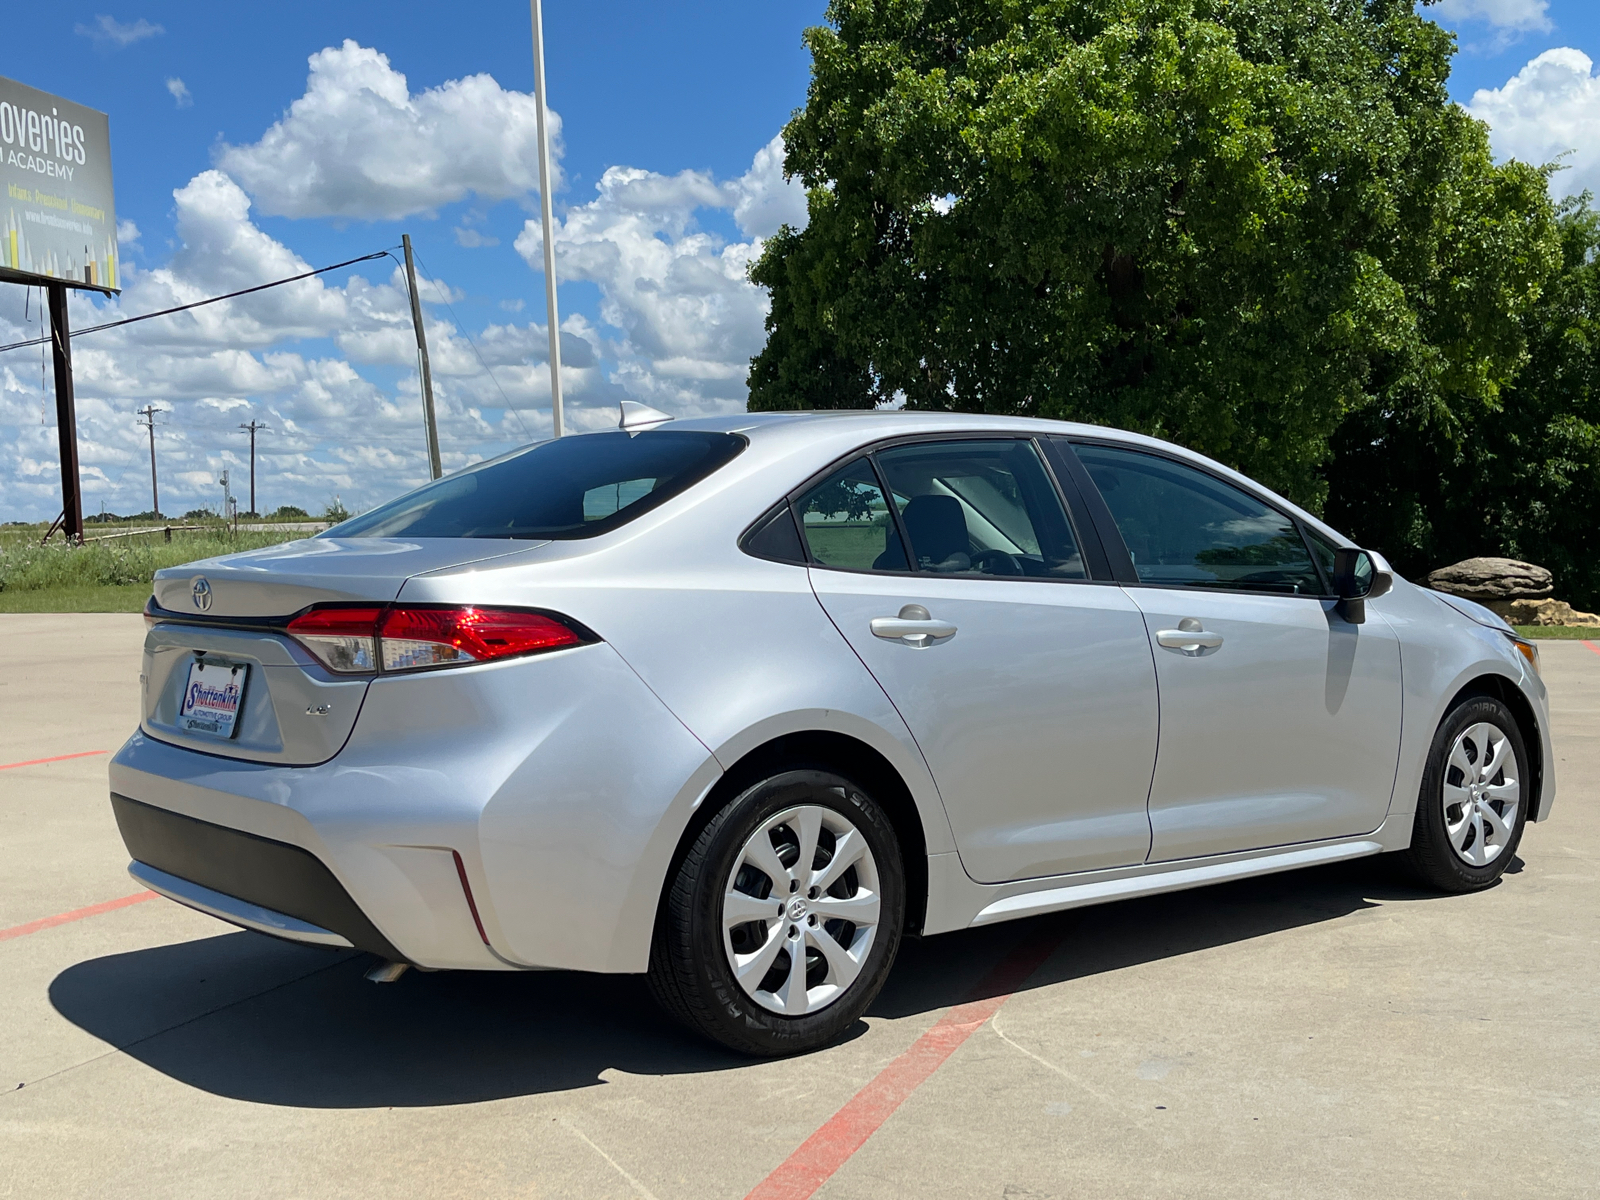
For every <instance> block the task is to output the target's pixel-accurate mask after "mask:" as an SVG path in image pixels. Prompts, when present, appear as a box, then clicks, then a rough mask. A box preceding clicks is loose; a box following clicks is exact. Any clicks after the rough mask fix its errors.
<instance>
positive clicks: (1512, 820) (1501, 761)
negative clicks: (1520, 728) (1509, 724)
mask: <svg viewBox="0 0 1600 1200" xmlns="http://www.w3.org/2000/svg"><path fill="white" fill-rule="evenodd" d="M1442 791H1443V795H1442V797H1441V799H1442V802H1443V804H1444V830H1445V836H1446V837H1447V838H1448V839H1449V841H1450V846H1451V848H1452V849H1454V850H1455V852H1456V855H1457V857H1459V858H1460V859H1461V861H1462V862H1464V863H1466V864H1468V865H1469V866H1473V867H1483V866H1487V865H1488V864H1489V863H1492V862H1493V861H1494V860H1495V859H1497V858H1499V857H1500V854H1501V852H1502V851H1504V850H1505V848H1506V847H1507V846H1508V845H1510V843H1511V838H1512V834H1513V832H1514V831H1515V829H1516V827H1517V809H1518V808H1519V807H1520V806H1521V804H1522V781H1521V779H1520V778H1519V777H1518V771H1517V756H1516V754H1515V752H1514V751H1513V750H1512V748H1511V741H1510V739H1509V738H1507V737H1506V735H1505V731H1504V730H1502V729H1501V728H1500V727H1499V726H1497V725H1494V724H1492V723H1490V722H1487V721H1480V722H1478V723H1477V724H1475V725H1469V726H1467V728H1466V729H1464V730H1462V731H1461V734H1460V735H1459V736H1458V737H1457V738H1456V740H1455V744H1454V745H1452V746H1451V747H1450V757H1449V758H1448V759H1447V760H1446V761H1445V772H1444V787H1443V789H1442Z"/></svg>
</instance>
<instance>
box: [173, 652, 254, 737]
mask: <svg viewBox="0 0 1600 1200" xmlns="http://www.w3.org/2000/svg"><path fill="white" fill-rule="evenodd" d="M249 677H250V664H249V663H225V662H218V661H217V660H216V659H209V660H207V659H204V658H197V659H195V660H194V661H193V662H192V663H190V664H189V678H188V680H187V681H186V682H185V683H184V685H183V703H181V704H180V705H178V727H179V728H180V729H182V730H183V731H184V732H185V733H198V734H200V735H202V736H204V737H214V738H231V737H232V736H233V735H234V734H235V733H236V732H237V731H238V728H239V708H240V706H241V705H242V704H243V703H244V684H245V680H246V679H248V678H249Z"/></svg>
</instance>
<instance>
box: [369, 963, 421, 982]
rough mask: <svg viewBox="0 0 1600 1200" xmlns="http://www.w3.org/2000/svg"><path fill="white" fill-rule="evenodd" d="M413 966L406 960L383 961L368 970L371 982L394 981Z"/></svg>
mask: <svg viewBox="0 0 1600 1200" xmlns="http://www.w3.org/2000/svg"><path fill="white" fill-rule="evenodd" d="M410 967H411V964H410V963H405V962H381V963H379V964H378V965H377V966H375V967H373V968H372V969H371V970H370V971H368V972H367V981H368V982H369V983H393V982H394V981H395V980H397V979H399V978H400V976H402V975H404V974H405V973H406V971H408V970H409V969H410Z"/></svg>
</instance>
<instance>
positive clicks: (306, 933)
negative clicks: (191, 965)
mask: <svg viewBox="0 0 1600 1200" xmlns="http://www.w3.org/2000/svg"><path fill="white" fill-rule="evenodd" d="M111 811H112V812H113V813H115V814H116V818H117V828H118V829H120V830H121V832H122V840H123V842H124V843H126V844H127V847H128V853H130V854H132V855H133V862H132V863H130V864H129V866H128V873H129V874H130V875H132V876H133V878H134V879H136V880H138V881H139V882H140V883H142V884H144V885H145V887H147V888H149V889H150V890H151V891H153V892H159V893H160V894H161V895H163V896H166V897H167V898H168V899H169V900H176V901H177V902H178V903H179V904H186V905H188V906H189V907H190V908H195V909H199V910H200V911H201V912H205V913H210V914H211V915H212V916H214V917H220V918H221V919H222V920H224V921H230V922H232V923H233V924H235V925H238V926H241V927H243V928H245V929H254V930H256V931H257V932H258V933H268V934H271V935H273V936H274V937H281V938H286V939H288V940H289V941H293V942H305V943H309V944H311V945H319V946H334V947H354V948H355V949H358V950H368V951H371V952H372V953H373V954H378V955H382V956H383V957H384V958H389V959H399V958H401V957H402V955H401V954H400V952H399V951H398V950H396V949H395V948H394V946H393V945H392V944H391V943H390V941H389V939H388V938H386V937H384V936H383V934H381V933H379V932H378V930H377V928H376V927H375V926H374V925H373V924H372V922H371V921H370V920H369V919H368V918H367V915H366V913H364V912H362V911H361V909H360V907H359V906H358V905H357V904H356V902H355V901H354V900H353V899H351V897H350V893H349V892H347V891H345V889H344V886H343V885H342V884H340V882H339V881H338V880H337V879H336V878H334V875H333V872H332V871H330V870H328V868H327V866H326V865H325V864H324V863H323V862H322V861H321V860H320V859H318V858H317V857H316V855H314V854H312V853H311V852H310V851H309V850H303V849H301V848H300V847H299V846H291V845H289V844H287V843H285V842H277V841H273V840H271V839H270V838H264V837H257V836H256V835H254V834H250V833H242V832H240V831H239V830H237V829H229V828H227V827H226V826H222V825H213V824H212V823H211V822H209V821H201V820H197V819H196V818H194V817H186V816H183V815H182V814H181V813H175V812H171V811H169V810H167V809H164V808H157V807H155V806H154V805H150V804H141V803H139V801H137V800H130V799H128V797H126V796H119V795H117V794H116V793H115V792H113V793H112V794H111Z"/></svg>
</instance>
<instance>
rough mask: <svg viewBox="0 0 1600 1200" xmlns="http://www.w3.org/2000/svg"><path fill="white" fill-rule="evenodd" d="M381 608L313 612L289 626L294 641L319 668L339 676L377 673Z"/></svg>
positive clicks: (324, 609)
mask: <svg viewBox="0 0 1600 1200" xmlns="http://www.w3.org/2000/svg"><path fill="white" fill-rule="evenodd" d="M382 614H383V610H382V609H381V608H312V609H308V610H306V611H305V612H303V613H301V614H300V615H299V616H298V617H296V618H295V619H294V620H292V621H290V622H289V636H290V637H292V638H294V640H295V641H297V642H299V643H300V644H301V645H302V646H304V647H305V648H306V649H307V650H309V651H311V653H313V654H315V655H316V656H317V658H318V659H319V660H320V661H321V663H322V665H323V666H325V667H327V668H328V670H330V671H338V672H339V673H340V674H346V675H354V674H364V673H366V672H369V671H376V670H377V669H378V618H379V617H380V616H381V615H382Z"/></svg>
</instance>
